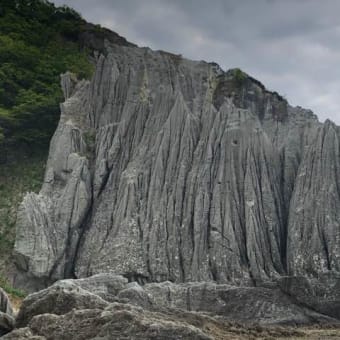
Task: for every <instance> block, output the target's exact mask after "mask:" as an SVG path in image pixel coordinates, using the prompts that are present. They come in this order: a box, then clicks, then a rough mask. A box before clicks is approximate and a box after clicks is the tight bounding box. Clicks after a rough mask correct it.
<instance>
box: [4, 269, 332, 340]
mask: <svg viewBox="0 0 340 340" xmlns="http://www.w3.org/2000/svg"><path fill="white" fill-rule="evenodd" d="M198 311H199V313H198ZM235 320H237V322H238V323H241V324H243V330H242V333H240V329H238V328H237V327H235ZM335 322H336V320H335V319H333V318H331V317H327V316H325V315H322V314H320V313H317V312H315V311H313V310H311V309H307V308H304V307H301V306H299V305H297V304H296V303H295V302H294V300H293V299H291V298H290V297H289V296H287V295H285V294H284V293H282V292H280V291H279V289H270V288H254V287H248V288H245V287H232V286H230V285H226V284H221V285H218V284H215V283H212V282H210V283H184V284H174V283H171V282H163V283H150V284H146V285H144V286H140V285H139V284H138V283H136V282H130V283H129V282H128V280H127V279H126V278H124V277H122V276H117V275H113V274H99V275H95V276H93V277H90V278H86V279H79V280H62V281H58V282H57V283H55V284H53V285H52V286H50V287H49V288H47V289H44V290H42V291H40V292H38V293H34V294H31V295H29V296H28V297H27V298H26V299H25V300H24V301H23V304H22V307H21V309H20V312H19V315H18V317H17V319H16V323H15V328H16V329H15V330H14V331H13V332H12V333H10V334H8V335H6V336H5V337H4V338H3V339H16V340H19V339H32V340H34V339H35V340H37V339H50V340H54V339H55V340H59V339H75V340H80V339H84V340H85V339H107V340H109V339H249V338H254V339H255V338H257V337H255V335H254V336H253V337H251V336H250V335H251V334H247V332H246V327H247V326H246V325H248V327H252V326H251V325H252V324H253V323H260V324H261V325H262V327H263V330H265V329H266V328H268V327H267V326H271V327H270V328H268V329H272V330H273V325H277V324H280V325H286V324H295V325H308V324H311V323H323V324H332V325H333V323H335ZM241 324H240V325H241ZM231 325H233V327H231ZM253 328H254V326H253ZM254 329H258V330H259V332H260V333H261V332H262V331H261V327H259V326H257V327H255V328H254ZM285 332H286V336H288V335H294V334H290V330H289V329H286V330H285ZM263 333H264V332H263ZM240 334H244V337H242V336H241V335H240ZM237 335H238V336H237ZM257 335H258V337H259V338H261V339H263V338H266V337H265V335H267V336H268V334H257ZM271 335H272V336H273V337H274V336H275V335H277V336H278V335H279V334H271ZM295 335H296V334H295ZM277 336H275V337H274V338H277Z"/></svg>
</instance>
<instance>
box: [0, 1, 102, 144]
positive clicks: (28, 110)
mask: <svg viewBox="0 0 340 340" xmlns="http://www.w3.org/2000/svg"><path fill="white" fill-rule="evenodd" d="M85 26H86V22H85V21H84V20H83V19H82V18H81V16H80V15H79V14H78V13H77V12H75V11H74V10H73V9H70V8H68V7H60V8H57V7H55V6H54V5H53V4H51V3H49V2H48V1H43V0H1V2H0V128H1V130H0V140H1V143H2V147H3V148H2V149H3V150H4V146H6V147H8V146H13V145H15V146H16V145H18V144H22V143H29V144H30V145H34V144H36V145H41V144H43V145H47V144H48V142H49V139H50V137H51V135H52V134H53V131H54V130H55V127H56V124H57V121H58V118H59V103H60V101H61V99H62V93H61V89H60V85H59V83H60V74H61V73H63V72H65V71H67V70H69V71H72V72H74V73H76V74H77V75H78V77H85V78H87V77H90V75H91V73H92V68H93V67H92V65H91V63H90V61H89V52H90V51H89V50H88V49H87V47H86V46H84V44H82V43H81V41H80V40H79V34H80V32H81V31H82V30H84V27H85ZM99 29H100V28H99Z"/></svg>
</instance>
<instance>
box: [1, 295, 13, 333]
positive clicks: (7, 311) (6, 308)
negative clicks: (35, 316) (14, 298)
mask: <svg viewBox="0 0 340 340" xmlns="http://www.w3.org/2000/svg"><path fill="white" fill-rule="evenodd" d="M13 327H14V314H13V309H12V306H11V303H10V301H9V298H8V296H7V294H6V293H5V292H4V291H3V289H1V288H0V336H2V335H4V334H6V333H8V332H10V331H11V330H12V329H13Z"/></svg>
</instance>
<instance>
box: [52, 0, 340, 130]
mask: <svg viewBox="0 0 340 340" xmlns="http://www.w3.org/2000/svg"><path fill="white" fill-rule="evenodd" d="M53 2H54V3H55V4H56V5H63V4H66V5H68V6H70V7H73V8H74V9H76V10H77V11H79V12H80V13H81V14H82V15H83V17H84V18H85V19H86V20H88V21H91V22H93V23H95V24H100V25H102V26H104V27H107V28H109V29H112V30H113V31H116V32H117V33H119V34H120V35H122V36H124V37H125V38H127V39H128V40H129V41H131V42H134V43H136V44H138V45H139V46H148V47H151V48H152V49H156V50H158V49H161V50H165V51H169V52H173V53H179V54H183V56H184V57H186V58H190V59H195V60H201V59H202V60H206V61H208V62H210V61H214V62H217V63H218V64H220V65H221V67H223V68H224V69H229V68H234V67H239V68H241V69H242V70H243V71H245V72H247V73H248V74H250V75H251V76H253V77H255V78H257V79H259V80H260V81H261V82H262V83H263V84H264V85H265V86H266V87H267V88H268V89H270V90H273V91H277V92H279V93H280V94H281V95H283V96H285V97H286V98H287V99H288V101H289V102H290V103H291V104H292V105H299V106H303V107H305V108H308V109H311V110H313V111H314V113H315V114H317V115H318V117H319V119H320V121H324V120H325V119H327V118H329V119H331V120H333V121H334V122H336V123H337V124H340V103H339V101H338V92H339V89H340V69H339V67H338V60H339V56H340V44H338V43H337V42H338V41H339V36H340V18H339V16H338V15H337V13H339V10H340V3H338V2H335V1H331V0H326V1H323V2H322V3H321V2H320V1H316V0H310V1H305V0H302V1H297V0H288V1H284V2H282V1H276V0H258V1H249V0H244V1H242V2H240V1H236V0H229V1H222V0H213V1H211V2H209V3H206V2H205V1H203V0H199V1H177V0H175V1H166V0H147V1H143V2H141V1H136V0H128V1H125V0H124V1H123V0H118V1H114V2H112V1H109V0H100V1H97V2H96V4H94V3H93V1H90V0H82V1H80V0H53Z"/></svg>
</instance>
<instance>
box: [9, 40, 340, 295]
mask: <svg viewBox="0 0 340 340" xmlns="http://www.w3.org/2000/svg"><path fill="white" fill-rule="evenodd" d="M106 50H107V53H106V55H105V56H104V55H100V56H98V58H97V60H96V72H95V74H94V76H93V78H92V80H91V81H84V80H82V81H76V80H75V79H74V77H73V76H72V75H70V74H65V75H64V76H63V77H62V86H63V89H64V94H65V102H64V103H63V104H61V119H60V122H59V125H58V128H57V130H56V132H55V135H54V137H53V139H52V141H51V146H50V153H49V159H48V162H47V167H46V174H45V181H44V184H43V187H42V189H41V192H40V193H39V194H38V195H37V194H33V193H29V194H27V195H26V197H25V198H24V200H23V202H22V204H21V206H20V209H19V213H18V222H17V238H16V242H15V252H14V257H15V261H16V264H17V267H18V274H17V276H16V278H15V284H16V285H17V286H20V287H24V288H25V289H27V290H31V291H34V290H37V289H41V288H44V287H46V286H47V285H49V284H51V283H52V282H54V281H56V280H58V279H64V278H74V277H77V278H84V277H88V276H91V275H93V274H98V273H106V272H111V273H115V274H120V275H123V276H124V277H126V278H127V279H128V280H129V281H136V282H138V283H140V284H144V283H147V282H163V281H171V282H175V283H183V282H193V281H195V282H210V281H214V282H216V283H218V284H233V285H242V286H254V285H255V286H256V285H265V284H268V283H270V282H277V281H279V280H280V278H281V277H287V276H295V277H300V276H302V277H308V278H318V277H320V275H323V274H324V273H328V275H330V276H332V275H335V276H336V275H338V273H339V270H340V215H339V214H340V190H339V187H340V176H339V175H340V143H339V138H340V129H339V127H337V126H336V125H335V124H333V123H332V122H330V121H327V122H326V123H324V124H322V123H319V122H318V120H317V118H316V116H315V115H314V114H313V113H312V112H310V111H308V110H304V109H302V108H300V107H295V108H294V107H291V106H290V105H289V104H288V103H287V101H286V100H285V99H284V98H282V97H280V96H279V95H278V94H277V93H275V92H274V93H272V92H269V91H267V90H266V89H265V88H264V86H263V85H262V84H261V83H259V82H258V81H256V80H255V79H253V78H251V77H249V76H247V75H243V76H242V78H241V79H239V77H238V76H237V75H238V72H236V71H234V70H230V71H228V72H224V71H223V70H221V69H220V68H219V67H218V66H217V65H216V64H213V63H206V62H203V61H190V60H186V59H184V58H182V57H181V56H177V55H172V54H169V53H166V52H162V51H152V50H150V49H148V48H138V47H134V46H119V45H114V44H111V45H108V46H107V48H106Z"/></svg>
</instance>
